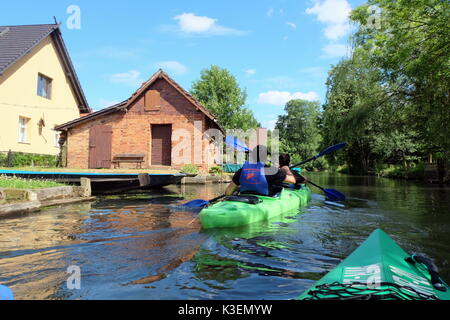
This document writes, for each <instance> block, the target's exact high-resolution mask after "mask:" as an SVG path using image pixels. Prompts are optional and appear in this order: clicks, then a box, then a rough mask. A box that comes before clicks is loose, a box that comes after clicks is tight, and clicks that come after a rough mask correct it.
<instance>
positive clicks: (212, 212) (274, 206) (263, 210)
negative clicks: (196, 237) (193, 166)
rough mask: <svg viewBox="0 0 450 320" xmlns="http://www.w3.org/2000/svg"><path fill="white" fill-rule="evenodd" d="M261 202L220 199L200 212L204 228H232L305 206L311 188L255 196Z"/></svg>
mask: <svg viewBox="0 0 450 320" xmlns="http://www.w3.org/2000/svg"><path fill="white" fill-rule="evenodd" d="M256 197H257V198H258V199H259V200H260V201H261V202H260V203H258V204H248V203H243V202H237V201H227V200H225V201H221V202H218V203H216V204H213V205H211V206H209V207H207V208H205V209H203V210H202V211H201V212H200V215H199V216H200V222H201V224H202V227H203V228H204V229H210V228H234V227H239V226H243V225H248V224H251V223H255V222H258V221H265V220H268V219H270V218H272V217H276V216H278V215H282V214H284V213H287V212H290V211H294V210H296V209H298V208H300V207H303V206H306V205H307V204H308V202H309V200H310V199H311V190H310V189H309V187H307V186H302V188H301V189H299V190H293V189H287V188H285V189H283V190H282V192H281V195H280V196H279V197H275V198H272V197H265V196H256Z"/></svg>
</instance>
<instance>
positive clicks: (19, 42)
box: [0, 24, 92, 113]
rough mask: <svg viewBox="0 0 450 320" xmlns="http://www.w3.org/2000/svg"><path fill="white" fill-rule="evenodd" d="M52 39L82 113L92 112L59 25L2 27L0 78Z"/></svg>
mask: <svg viewBox="0 0 450 320" xmlns="http://www.w3.org/2000/svg"><path fill="white" fill-rule="evenodd" d="M50 35H51V37H52V39H53V41H54V44H55V47H56V49H57V51H58V53H59V55H60V57H61V59H62V63H63V66H64V71H65V73H66V76H67V77H68V78H69V79H70V82H71V83H72V87H73V89H74V92H75V95H76V97H77V100H78V108H79V109H80V113H86V112H92V110H91V108H90V107H89V104H88V102H87V100H86V97H85V95H84V92H83V89H82V88H81V84H80V81H79V80H78V77H77V74H76V72H75V68H74V67H73V64H72V61H71V59H70V56H69V53H68V51H67V48H66V45H65V44H64V40H63V38H62V35H61V30H60V28H59V24H36V25H24V26H0V76H1V75H3V73H4V72H5V71H6V70H8V69H9V68H10V67H11V66H13V65H14V64H15V63H16V62H17V61H19V60H20V59H21V58H22V57H23V56H25V55H26V54H27V53H29V52H30V51H31V50H33V48H35V47H36V46H37V45H38V44H39V43H40V42H41V41H42V40H44V39H45V38H47V37H48V36H50Z"/></svg>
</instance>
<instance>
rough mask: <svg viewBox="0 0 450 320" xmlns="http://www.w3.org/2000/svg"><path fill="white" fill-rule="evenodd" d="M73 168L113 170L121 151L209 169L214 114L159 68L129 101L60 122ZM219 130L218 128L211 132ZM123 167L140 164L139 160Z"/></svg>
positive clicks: (146, 162) (168, 164) (158, 163)
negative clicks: (137, 162)
mask: <svg viewBox="0 0 450 320" xmlns="http://www.w3.org/2000/svg"><path fill="white" fill-rule="evenodd" d="M55 129H56V130H58V131H61V137H62V139H61V140H60V143H61V144H62V145H63V146H64V148H63V150H64V149H65V150H66V156H67V167H69V168H80V169H87V168H91V169H98V168H111V167H112V160H113V159H114V158H115V157H116V156H117V155H123V154H127V155H130V154H131V155H138V154H140V155H142V156H143V164H142V168H155V167H158V168H175V169H179V168H181V167H182V166H183V165H184V164H195V165H197V167H199V169H200V170H202V171H205V170H207V169H208V168H210V167H211V166H214V164H215V162H216V161H215V156H216V155H217V152H216V148H214V143H213V142H214V139H220V137H217V136H215V135H214V134H212V135H211V132H219V134H220V133H221V132H223V131H222V129H221V128H220V127H219V125H218V124H217V122H216V119H215V118H214V116H213V115H212V114H211V113H210V112H209V111H208V110H207V109H206V108H205V107H203V106H202V105H201V104H200V103H199V102H198V101H196V100H195V99H194V98H193V97H192V96H191V95H190V94H189V93H188V92H187V91H185V90H184V89H183V88H182V87H180V86H179V85H178V84H177V83H176V82H175V81H174V80H173V79H171V78H170V77H169V76H168V75H167V74H166V73H165V72H164V71H162V70H159V71H158V72H156V73H155V74H154V75H153V76H152V77H151V78H150V79H149V80H148V81H147V82H145V83H143V84H142V86H141V87H140V88H139V89H138V90H137V91H136V92H135V93H134V94H133V95H132V96H131V97H130V98H129V99H127V100H125V101H123V102H121V103H118V104H116V105H113V106H111V107H108V108H105V109H102V110H100V111H97V112H94V113H90V114H87V115H84V116H83V117H81V118H78V119H75V120H73V121H70V122H67V123H65V124H62V125H59V126H57V127H56V128H55ZM210 129H215V130H210ZM120 166H121V167H130V168H131V167H136V165H135V164H133V163H124V164H120Z"/></svg>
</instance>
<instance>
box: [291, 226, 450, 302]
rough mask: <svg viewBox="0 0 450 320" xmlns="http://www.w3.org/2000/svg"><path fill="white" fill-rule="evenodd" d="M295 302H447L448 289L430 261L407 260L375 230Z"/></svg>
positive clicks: (416, 258)
mask: <svg viewBox="0 0 450 320" xmlns="http://www.w3.org/2000/svg"><path fill="white" fill-rule="evenodd" d="M298 299H299V300H351V299H356V300H450V288H449V286H448V285H447V284H446V283H445V282H444V281H443V280H442V279H441V278H440V277H439V275H438V273H437V268H436V266H435V265H434V264H433V262H432V261H431V260H429V259H428V258H425V257H423V256H420V255H413V256H409V255H408V254H407V253H406V252H405V251H403V249H402V248H400V247H399V246H398V245H397V243H395V242H394V240H392V239H391V238H390V237H389V236H388V235H387V234H386V233H384V232H383V231H382V230H379V229H378V230H376V231H374V232H373V233H372V234H371V235H370V237H369V238H368V239H367V240H366V241H365V242H364V243H363V244H361V245H360V246H359V247H358V248H357V249H356V250H355V251H354V252H353V253H352V254H351V255H350V256H348V257H347V259H345V260H344V261H342V262H341V263H340V264H339V265H338V266H337V267H336V268H335V269H333V270H332V271H331V272H329V273H328V274H327V275H325V276H324V277H323V278H322V279H320V280H319V281H318V282H317V283H316V284H315V285H314V286H313V287H311V288H310V289H308V290H307V291H306V292H305V293H303V294H302V295H301V296H300V297H299V298H298Z"/></svg>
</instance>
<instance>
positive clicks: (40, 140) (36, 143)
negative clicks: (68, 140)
mask: <svg viewBox="0 0 450 320" xmlns="http://www.w3.org/2000/svg"><path fill="white" fill-rule="evenodd" d="M90 112H91V109H90V107H89V105H88V103H87V101H86V98H85V96H84V93H83V90H82V88H81V85H80V82H79V80H78V77H77V75H76V73H75V69H74V67H73V65H72V62H71V59H70V57H69V54H68V52H67V49H66V46H65V44H64V41H63V39H62V36H61V31H60V29H59V25H57V24H45V25H28V26H0V115H1V116H0V152H7V151H9V150H11V151H13V152H23V153H35V154H47V155H56V154H58V153H59V151H60V148H59V144H58V139H59V133H58V132H57V131H55V130H54V127H55V126H56V125H59V124H62V123H66V122H68V121H70V120H73V119H76V118H79V117H80V115H81V114H83V113H90Z"/></svg>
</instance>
